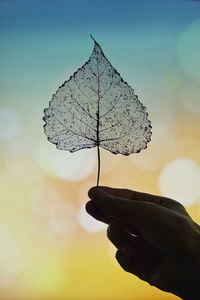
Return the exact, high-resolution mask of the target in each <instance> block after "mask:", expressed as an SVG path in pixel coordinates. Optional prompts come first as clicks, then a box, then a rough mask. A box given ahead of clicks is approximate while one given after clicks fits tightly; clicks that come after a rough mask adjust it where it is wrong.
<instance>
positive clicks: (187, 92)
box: [181, 58, 200, 114]
mask: <svg viewBox="0 0 200 300" xmlns="http://www.w3.org/2000/svg"><path fill="white" fill-rule="evenodd" d="M199 59H200V58H199ZM181 100H182V103H183V105H184V106H185V108H186V109H187V110H189V111H190V112H192V113H195V114H196V113H198V114H200V87H199V86H196V85H194V84H187V85H185V86H184V87H183V88H182V90H181Z"/></svg>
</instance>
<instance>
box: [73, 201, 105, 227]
mask: <svg viewBox="0 0 200 300" xmlns="http://www.w3.org/2000/svg"><path fill="white" fill-rule="evenodd" d="M78 219H79V223H80V225H81V227H82V228H83V229H85V230H86V231H88V232H93V233H95V232H99V231H103V230H105V228H106V227H107V225H106V224H104V223H102V222H99V221H97V220H95V219H94V218H93V217H91V216H90V215H89V214H88V213H87V212H86V210H85V205H83V206H82V207H81V208H80V211H79V213H78Z"/></svg>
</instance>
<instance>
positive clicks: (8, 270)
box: [0, 225, 22, 288]
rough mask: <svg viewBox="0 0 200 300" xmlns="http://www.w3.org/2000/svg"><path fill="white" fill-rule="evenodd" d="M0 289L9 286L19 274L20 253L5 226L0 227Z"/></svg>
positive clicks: (18, 247) (17, 245)
mask: <svg viewBox="0 0 200 300" xmlns="http://www.w3.org/2000/svg"><path fill="white" fill-rule="evenodd" d="M0 243H1V247H0V288H2V287H6V286H8V285H9V284H11V283H12V282H13V281H14V280H15V279H16V278H17V276H18V275H19V274H20V271H21V267H22V253H21V248H20V245H19V244H18V242H17V240H16V239H15V238H14V236H13V235H12V234H11V233H10V232H9V231H8V230H7V228H6V227H5V226H2V225H0Z"/></svg>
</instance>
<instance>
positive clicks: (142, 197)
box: [88, 186, 186, 214]
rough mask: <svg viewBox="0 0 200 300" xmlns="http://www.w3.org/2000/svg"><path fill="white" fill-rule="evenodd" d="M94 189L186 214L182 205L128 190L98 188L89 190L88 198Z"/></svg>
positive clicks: (170, 200)
mask: <svg viewBox="0 0 200 300" xmlns="http://www.w3.org/2000/svg"><path fill="white" fill-rule="evenodd" d="M95 189H101V190H103V191H104V192H106V193H108V194H109V195H112V196H117V197H122V198H126V199H129V200H135V201H145V202H150V203H155V204H157V205H161V206H163V207H167V208H172V209H173V208H174V209H176V210H178V211H180V212H181V213H184V214H185V213H186V211H185V209H184V207H183V206H182V204H180V203H179V202H177V201H175V200H173V199H170V198H167V197H162V196H157V195H152V194H148V193H143V192H138V191H133V190H129V189H119V188H111V187H107V186H98V187H93V188H91V189H90V190H89V192H88V196H89V197H90V196H91V195H92V192H93V190H95Z"/></svg>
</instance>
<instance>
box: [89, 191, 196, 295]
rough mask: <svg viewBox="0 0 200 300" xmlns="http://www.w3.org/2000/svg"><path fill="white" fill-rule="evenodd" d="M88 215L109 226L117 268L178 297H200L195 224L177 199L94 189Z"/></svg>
mask: <svg viewBox="0 0 200 300" xmlns="http://www.w3.org/2000/svg"><path fill="white" fill-rule="evenodd" d="M88 195H89V197H90V198H91V199H92V200H91V201H89V202H87V204H86V210H87V212H88V213H89V214H90V215H92V216H93V217H94V218H96V219H97V220H99V221H102V222H105V223H107V224H109V226H108V230H107V236H108V238H109V239H110V241H111V242H112V243H113V244H114V245H115V246H116V248H117V249H118V250H117V252H116V259H117V261H118V262H119V264H120V265H121V267H122V268H123V269H124V270H125V271H127V272H130V273H132V274H134V275H136V276H138V277H139V278H141V279H142V280H145V281H147V282H148V283H149V284H150V285H154V286H156V287H158V288H159V289H161V290H163V291H166V292H171V293H173V294H175V295H177V296H180V297H182V298H183V299H192V300H195V299H200V255H199V254H200V226H199V225H197V224H196V223H195V222H194V221H193V220H192V219H191V217H190V216H189V215H188V213H187V212H186V210H185V208H184V207H183V206H182V205H181V204H180V203H179V202H177V201H174V200H172V199H169V198H164V197H159V196H155V195H150V194H145V193H140V192H135V191H131V190H127V189H114V188H109V187H94V188H92V189H90V191H89V193H88Z"/></svg>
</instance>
